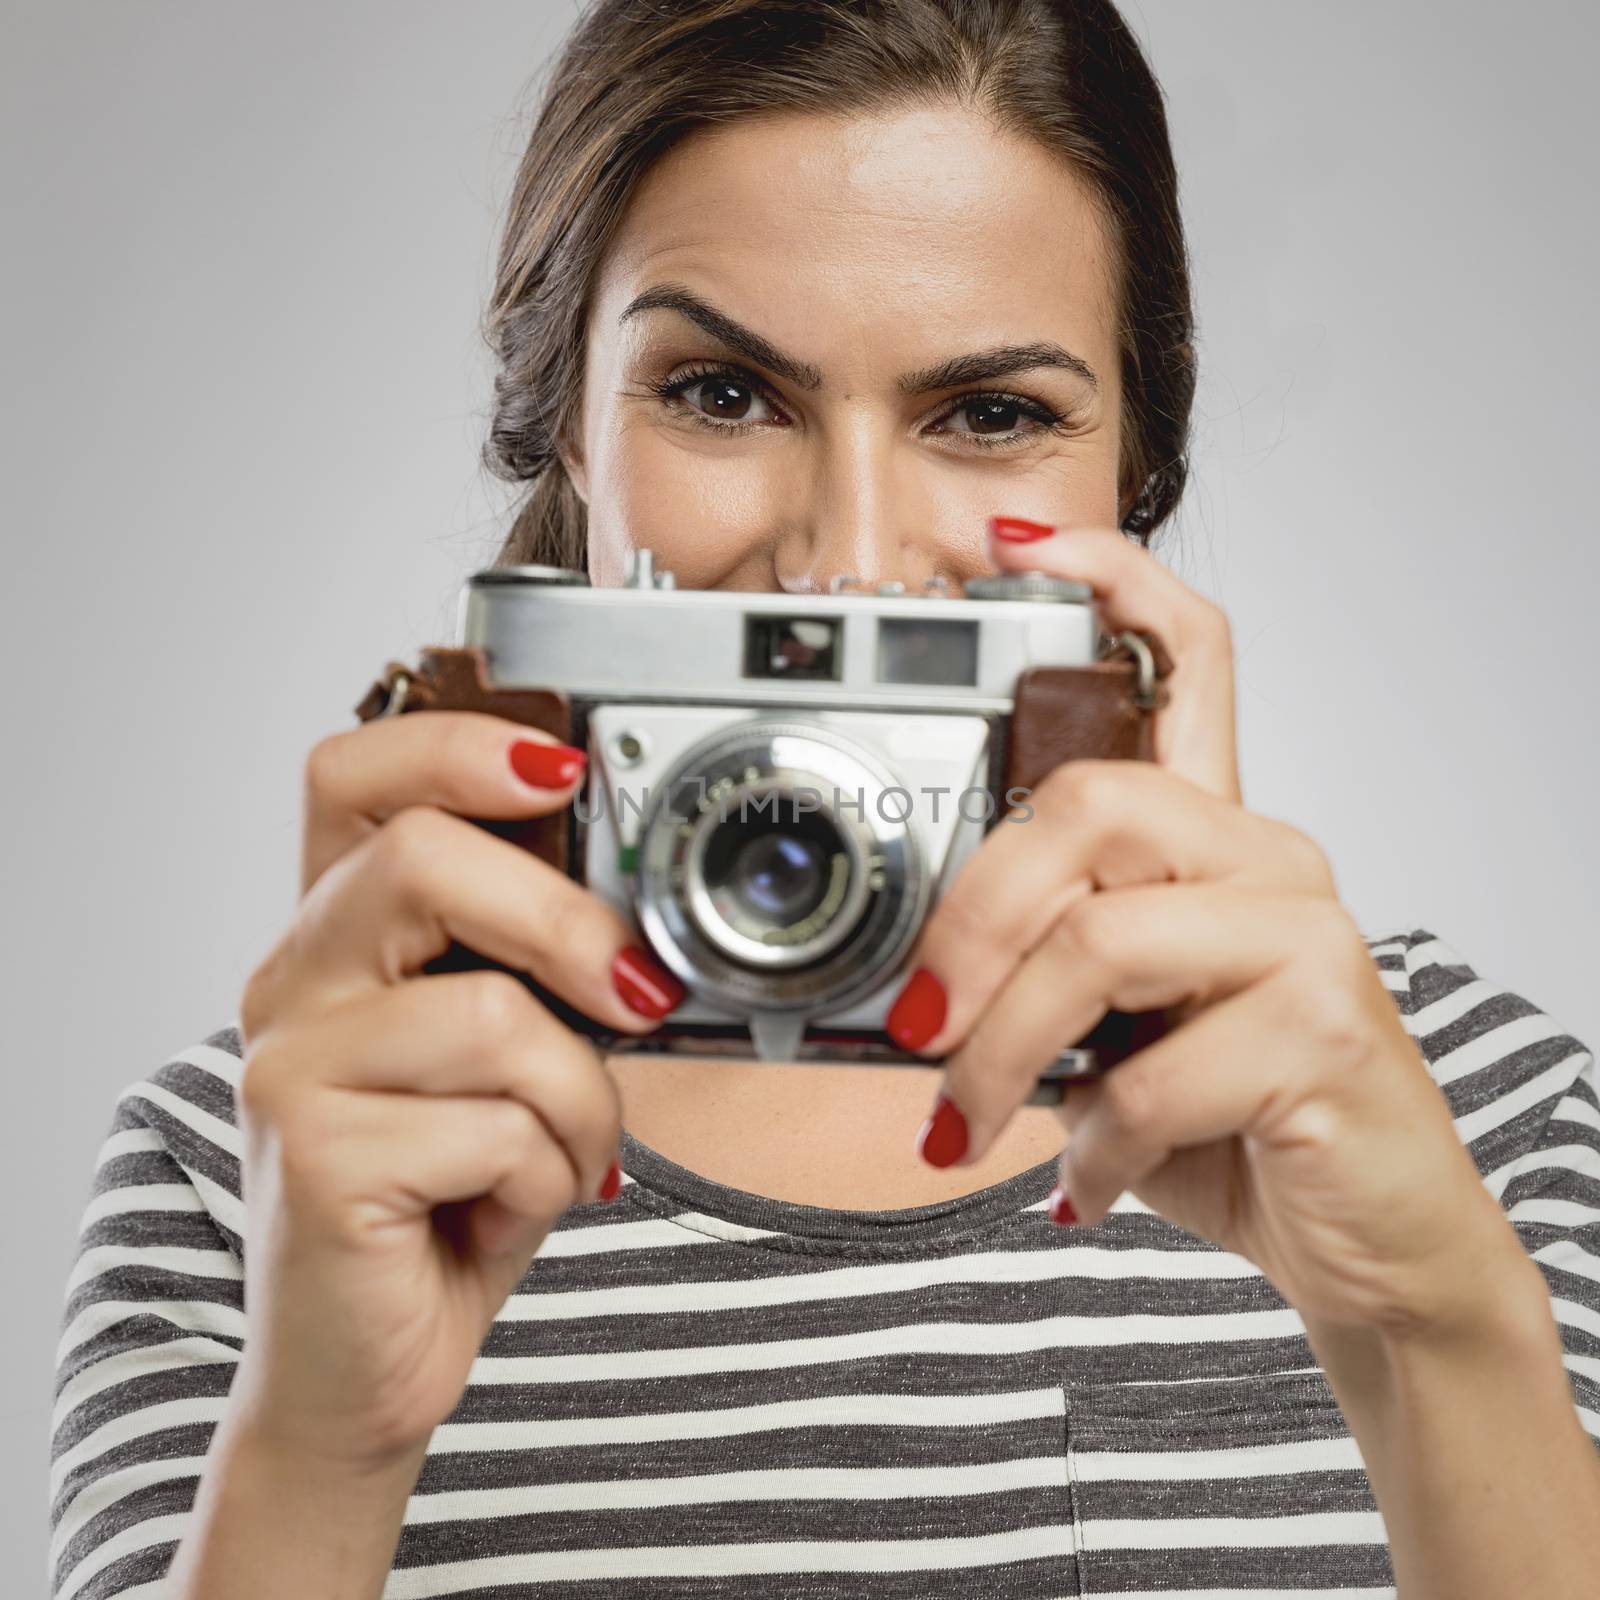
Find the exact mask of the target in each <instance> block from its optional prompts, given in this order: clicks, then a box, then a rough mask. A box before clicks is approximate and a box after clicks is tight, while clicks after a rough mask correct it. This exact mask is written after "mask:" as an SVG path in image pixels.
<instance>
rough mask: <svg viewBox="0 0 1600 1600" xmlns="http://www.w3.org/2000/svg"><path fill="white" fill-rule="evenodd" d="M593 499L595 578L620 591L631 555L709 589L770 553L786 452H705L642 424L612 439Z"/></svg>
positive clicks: (596, 474)
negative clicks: (641, 553) (643, 554)
mask: <svg viewBox="0 0 1600 1600" xmlns="http://www.w3.org/2000/svg"><path fill="white" fill-rule="evenodd" d="M606 438H607V439H608V441H609V442H608V445H607V447H606V449H605V450H604V451H603V452H602V453H601V455H600V456H599V457H598V458H597V459H596V460H595V462H594V468H595V470H594V471H593V472H592V474H591V476H590V493H589V576H590V579H591V581H593V582H595V583H597V584H614V583H620V582H621V581H622V578H623V574H624V569H625V563H626V560H627V556H628V554H629V552H630V551H633V550H637V549H641V548H647V549H649V550H651V551H653V552H654V554H655V557H656V565H657V567H665V568H667V569H669V570H670V571H672V572H674V573H675V574H676V575H677V578H678V582H679V583H680V584H681V585H682V586H683V587H685V588H709V587H711V586H712V585H713V584H714V583H716V582H717V581H718V580H719V579H722V578H725V577H726V576H727V575H728V574H729V573H731V572H733V571H734V570H736V569H737V568H739V567H740V566H741V565H743V564H745V563H746V562H747V561H749V560H751V559H753V558H754V557H756V556H757V555H758V554H762V553H764V552H765V551H766V549H767V547H768V546H769V544H770V543H771V541H772V539H773V536H774V532H775V527H776V524H775V522H774V518H775V517H776V516H777V515H778V508H779V507H780V506H781V505H782V504H783V503H784V500H785V495H784V493H783V489H782V482H781V480H782V475H783V471H784V468H783V467H782V465H781V464H780V462H779V460H778V457H777V453H776V452H768V451H752V452H750V453H748V454H742V453H735V452H731V451H729V452H722V451H718V450H715V449H710V448H698V447H697V446H696V444H695V442H694V441H693V440H690V441H689V442H683V441H680V440H678V439H676V438H673V437H671V436H670V435H667V434H665V433H664V432H663V431H662V430H660V429H658V428H655V427H650V426H644V425H634V426H630V427H617V428H614V429H613V430H611V431H610V432H609V433H607V435H606Z"/></svg>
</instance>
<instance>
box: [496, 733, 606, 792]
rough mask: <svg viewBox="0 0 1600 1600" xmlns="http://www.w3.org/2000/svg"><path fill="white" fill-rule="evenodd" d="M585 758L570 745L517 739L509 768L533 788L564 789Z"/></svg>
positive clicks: (571, 781) (575, 776) (582, 767)
mask: <svg viewBox="0 0 1600 1600" xmlns="http://www.w3.org/2000/svg"><path fill="white" fill-rule="evenodd" d="M588 760H589V758H588V757H587V756H586V755H585V754H584V753H583V751H581V750H576V749H574V748H573V747H572V746H571V745H570V744H544V743H542V742H541V741H540V740H538V739H518V740H517V742H516V743H515V744H514V745H512V747H511V770H512V771H513V772H514V773H516V775H517V776H518V777H519V778H521V779H522V781H523V782H524V783H529V784H532V785H533V787H534V788H535V789H565V788H566V787H567V786H568V785H569V784H573V783H576V782H577V781H578V779H579V777H580V776H581V775H582V773H583V769H584V767H585V766H586V765H587V764H588Z"/></svg>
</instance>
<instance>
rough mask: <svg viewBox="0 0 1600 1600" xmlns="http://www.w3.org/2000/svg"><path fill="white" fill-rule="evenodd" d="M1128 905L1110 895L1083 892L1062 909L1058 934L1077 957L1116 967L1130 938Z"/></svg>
mask: <svg viewBox="0 0 1600 1600" xmlns="http://www.w3.org/2000/svg"><path fill="white" fill-rule="evenodd" d="M1132 924H1133V919H1132V916H1131V910H1130V908H1129V907H1128V906H1127V905H1126V904H1124V903H1122V902H1120V901H1119V900H1118V898H1117V897H1116V896H1114V895H1106V894H1086V895H1084V896H1083V897H1082V898H1081V899H1078V900H1075V901H1073V903H1072V904H1071V905H1070V906H1068V907H1067V909H1066V910H1065V911H1064V912H1062V914H1061V919H1060V921H1059V922H1058V923H1057V925H1056V926H1057V928H1058V930H1059V934H1060V937H1061V938H1062V939H1063V940H1064V942H1065V943H1066V945H1067V946H1068V948H1069V949H1070V950H1071V951H1072V952H1073V953H1074V954H1075V955H1079V956H1087V957H1088V958H1089V959H1090V960H1091V961H1093V962H1095V963H1096V964H1097V965H1099V966H1104V967H1107V968H1109V969H1111V970H1113V971H1117V970H1120V969H1121V967H1122V965H1123V962H1124V960H1125V958H1126V955H1127V952H1128V949H1129V947H1130V944H1131V943H1132V941H1133V931H1134V930H1133V925H1132Z"/></svg>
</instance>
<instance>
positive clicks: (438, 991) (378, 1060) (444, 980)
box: [250, 970, 622, 1194]
mask: <svg viewBox="0 0 1600 1600" xmlns="http://www.w3.org/2000/svg"><path fill="white" fill-rule="evenodd" d="M252 1071H253V1076H252V1078H251V1081H250V1094H251V1098H252V1099H253V1100H254V1101H255V1102H257V1103H258V1104H259V1103H262V1102H263V1101H265V1102H266V1103H267V1104H268V1107H269V1114H270V1108H271V1107H272V1106H276V1105H281V1104H285V1103H288V1102H289V1101H291V1100H296V1101H297V1100H299V1099H303V1098H304V1090H305V1087H306V1086H307V1085H308V1084H316V1085H320V1086H325V1087H332V1088H344V1089H355V1090H368V1091H380V1092H381V1091H392V1092H403V1093H409V1094H411V1095H414V1096H416V1095H428V1096H451V1095H456V1096H459V1095H477V1096H486V1097H496V1096H498V1097H504V1098H509V1099H512V1100H514V1101H516V1102H517V1103H519V1104H520V1105H521V1106H522V1107H523V1108H524V1109H526V1110H527V1111H528V1112H529V1113H530V1114H531V1115H532V1116H534V1117H535V1118H537V1120H538V1121H539V1123H540V1124H541V1126H542V1127H544V1128H545V1129H546V1130H547V1132H548V1133H549V1135H550V1137H551V1139H552V1140H553V1141H554V1142H555V1144H556V1146H557V1147H558V1149H559V1150H560V1151H561V1153H562V1157H563V1159H564V1160H565V1161H566V1163H567V1164H568V1166H569V1167H570V1169H571V1171H572V1174H573V1181H574V1182H575V1183H576V1185H577V1187H578V1188H579V1189H580V1190H581V1191H582V1192H584V1193H586V1194H592V1193H594V1192H595V1191H596V1190H597V1189H598V1188H599V1186H600V1182H601V1180H602V1178H604V1176H605V1174H606V1171H607V1169H608V1168H609V1166H610V1164H611V1161H612V1158H613V1157H614V1156H615V1155H616V1152H617V1147H618V1144H619V1142H620V1140H621V1134H622V1100H621V1096H620V1094H619V1092H618V1090H617V1086H616V1082H615V1080H614V1079H613V1078H612V1076H611V1074H610V1073H609V1072H608V1071H606V1069H605V1065H604V1063H603V1060H602V1058H601V1056H600V1053H599V1051H597V1050H596V1049H595V1048H594V1047H593V1046H592V1045H591V1044H590V1043H589V1041H588V1040H586V1039H584V1038H582V1037H580V1036H579V1035H578V1034H575V1033H573V1032H572V1031H571V1029H569V1028H567V1027H565V1026H563V1025H562V1023H560V1022H559V1021H558V1020H557V1019H556V1018H555V1017H553V1016H552V1015H551V1014H550V1013H549V1012H548V1011H547V1010H546V1009H545V1008H544V1007H543V1006H541V1005H540V1004H539V1002H538V1001H537V1000H535V999H534V998H533V996H532V995H531V994H529V993H528V991H527V989H526V988H525V987H524V986H523V985H522V984H521V983H519V982H518V981H517V979H516V978H514V977H512V976H511V975H510V974H509V973H505V972H496V971H492V970H484V971H475V972H459V973H441V974H434V975H429V976H425V977H420V978H413V979H411V980H410V981H408V982H406V983H403V984H399V985H397V986H395V987H393V988H385V989H381V990H378V991H376V992H373V993H370V994H367V995H362V996H358V997H357V998H356V999H354V1000H352V1001H350V1002H348V1003H346V1004H345V1005H343V1006H341V1007H339V1008H337V1009H335V1010H333V1011H329V1012H325V1013H323V1014H321V1015H319V1016H317V1017H316V1018H315V1020H314V1021H311V1022H308V1023H306V1024H304V1025H302V1026H300V1027H298V1028H296V1027H293V1026H290V1027H288V1028H285V1029H283V1030H281V1031H280V1032H279V1033H278V1034H277V1035H276V1036H275V1037H273V1038H271V1039H269V1041H268V1045H267V1047H266V1049H265V1050H264V1051H263V1052H262V1059H261V1060H260V1061H258V1062H256V1063H253V1069H252ZM263 1080H265V1081H263Z"/></svg>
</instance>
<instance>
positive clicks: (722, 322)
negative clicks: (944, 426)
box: [617, 283, 1100, 394]
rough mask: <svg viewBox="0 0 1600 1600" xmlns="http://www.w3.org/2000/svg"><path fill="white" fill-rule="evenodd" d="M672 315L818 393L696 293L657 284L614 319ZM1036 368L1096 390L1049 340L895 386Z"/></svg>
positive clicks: (910, 375)
mask: <svg viewBox="0 0 1600 1600" xmlns="http://www.w3.org/2000/svg"><path fill="white" fill-rule="evenodd" d="M656 310H662V311H676V312H678V313H679V314H680V315H682V316H685V317H687V318H688V319H689V320H690V321H691V322H693V323H696V324H697V325H698V326H699V327H700V328H702V329H704V331H705V332H706V333H708V334H710V335H711V337H712V338H713V339H715V340H716V341H717V342H718V343H719V344H724V345H726V346H728V348H729V349H730V350H737V351H738V352H739V354H740V355H742V356H744V357H745V358H746V360H749V361H753V362H755V364H756V365H757V366H761V367H765V368H766V369H767V371H768V372H771V373H774V374H776V375H777V376H778V377H780V378H783V379H784V380H785V381H787V382H789V383H792V384H794V385H795V386H796V387H797V388H800V389H820V388H821V387H822V373H821V372H820V371H819V370H818V369H817V368H816V367H814V366H812V365H811V364H810V363H809V362H805V361H796V360H795V359H794V358H793V357H791V356H786V355H785V354H784V353H783V352H782V351H781V350H779V349H777V348H776V347H775V346H773V345H772V344H770V343H768V341H767V340H765V339H763V338H762V337H761V335H760V334H759V333H756V332H754V331H753V330H752V329H750V328H747V327H745V326H744V325H743V324H742V323H739V322H735V321H734V320H733V318H732V317H730V316H729V315H728V314H727V313H726V312H724V311H719V310H718V309H717V308H716V307H715V306H714V305H711V304H710V303H709V302H708V301H705V300H702V299H701V298H700V297H699V295H697V294H693V293H691V292H690V291H689V290H688V289H686V288H684V287H683V285H682V284H678V283H662V284H657V285H656V286H655V287H654V288H650V289H646V290H645V291H644V292H643V293H642V294H638V295H635V296H634V298H633V299H632V300H630V301H629V302H628V305H627V308H626V309H625V310H624V311H623V313H622V315H621V316H620V317H618V318H617V321H618V322H619V323H622V322H626V321H627V320H628V318H629V317H631V316H635V315H637V314H638V313H640V312H643V311H656ZM1035 367H1061V368H1064V369H1065V370H1066V371H1068V372H1072V373H1076V374H1077V375H1078V377H1080V378H1082V379H1083V380H1084V381H1085V382H1086V383H1088V384H1089V386H1090V387H1091V388H1093V389H1096V390H1098V389H1099V387H1100V380H1099V379H1098V378H1096V377H1095V374H1094V369H1093V368H1092V367H1091V366H1090V365H1089V363H1088V362H1087V361H1085V360H1083V359H1082V357H1080V356H1075V355H1073V353H1072V352H1071V351H1070V350H1064V349H1063V348H1062V347H1061V346H1060V345H1058V344H1053V343H1051V342H1049V341H1048V340H1044V341H1038V342H1036V343H1033V344H1002V345H996V346H995V347H994V348H993V349H990V350H974V351H972V352H971V353H970V354H968V355H964V356H951V357H950V358H949V359H947V360H945V361H936V362H934V364H933V365H932V366H930V367H921V368H919V369H918V370H917V371H915V372H907V373H904V374H903V375H902V376H901V377H900V379H899V380H898V383H897V387H898V388H899V390H900V392H901V393H902V394H924V393H926V392H928V391H929V390H932V389H952V388H955V387H956V386H957V385H959V384H963V383H979V382H981V381H983V380H984V379H986V378H1003V377H1006V376H1007V375H1008V374H1010V373H1013V372H1026V371H1029V370H1031V369H1033V368H1035Z"/></svg>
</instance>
